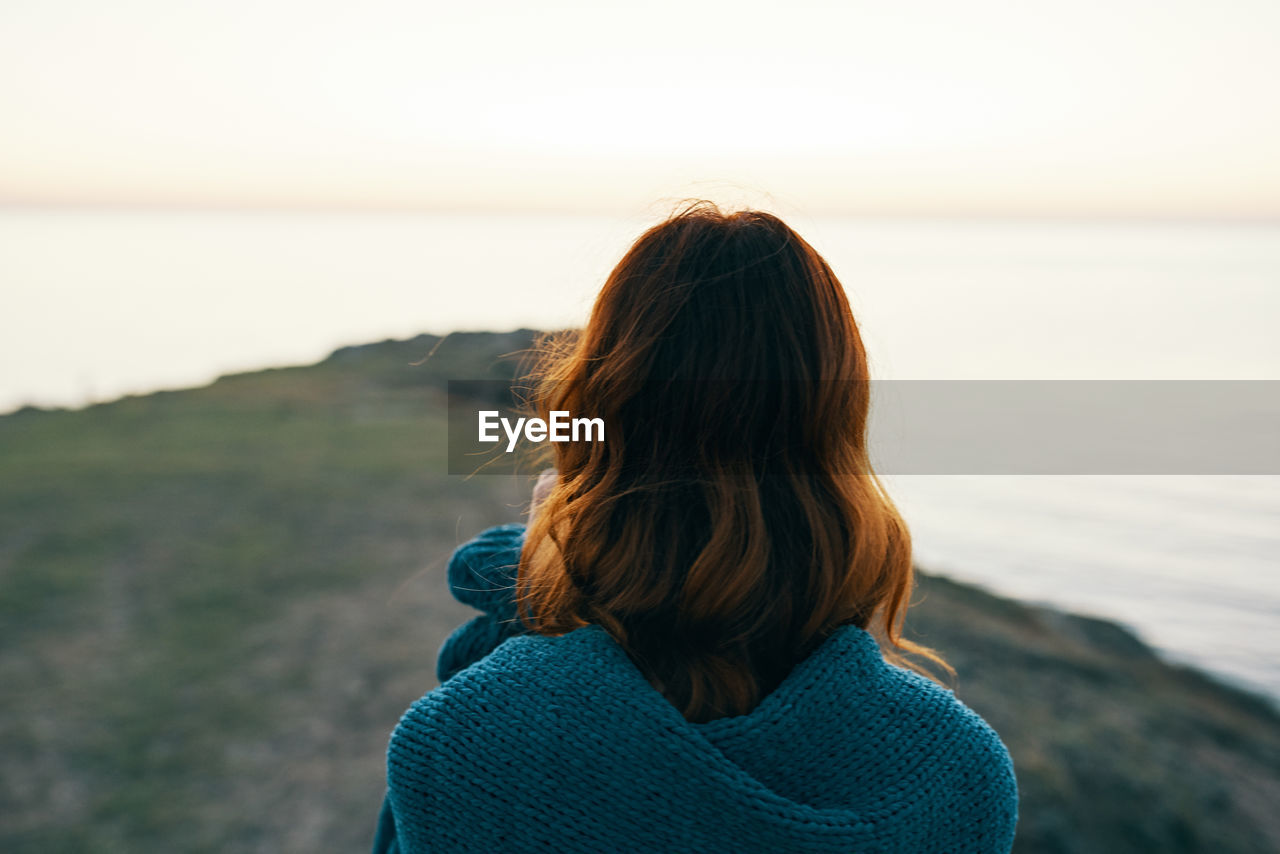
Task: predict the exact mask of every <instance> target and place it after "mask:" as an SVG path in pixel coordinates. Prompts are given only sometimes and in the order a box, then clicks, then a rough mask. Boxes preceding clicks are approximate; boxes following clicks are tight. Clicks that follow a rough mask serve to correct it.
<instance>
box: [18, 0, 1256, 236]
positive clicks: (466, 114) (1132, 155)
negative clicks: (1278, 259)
mask: <svg viewBox="0 0 1280 854" xmlns="http://www.w3.org/2000/svg"><path fill="white" fill-rule="evenodd" d="M1278 33H1280V3H1276V2H1274V0H1215V2H1205V0H1195V1H1194V2H1187V0H1162V2H1154V0H1152V2H1148V0H1072V2H1036V3H1027V2H1018V0H1008V1H1007V2H1006V0H971V2H965V3H956V2H951V0H936V2H921V0H897V2H892V3H891V2H858V1H857V0H846V2H839V3H814V2H791V3H787V4H785V5H783V4H778V3H750V2H734V3H710V2H695V1H694V0H680V2H666V0H655V2H646V3H643V4H641V3H628V4H621V3H609V2H601V0H594V2H562V0H554V1H553V2H538V3H530V2H527V0H526V2H510V0H490V2H486V3H458V2H452V3H439V2H422V1H421V0H418V2H398V0H367V2H360V3H356V2H345V3H336V2H326V1H325V0H218V2H205V1H204V0H184V2H178V3H175V2H172V0H119V2H113V3H109V4H108V3H101V2H88V0H4V2H3V3H0V118H2V120H3V123H4V125H3V132H0V205H9V206H27V205H108V206H131V205H143V206H146V205H160V206H175V205H176V206H206V207H207V206H214V207H218V206H230V207H275V206H285V207H294V206H296V207H324V208H355V209H363V208H373V209H402V208H409V209H421V210H559V211H593V212H619V211H622V212H626V211H631V210H635V209H636V208H637V206H641V205H644V204H646V203H649V202H652V201H653V200H655V199H660V198H663V197H667V196H671V197H679V196H685V195H698V194H699V190H700V189H701V188H704V187H711V188H719V189H721V190H723V188H725V187H731V188H738V189H739V190H741V192H743V193H747V194H757V195H758V194H763V195H765V196H767V197H769V198H771V199H774V200H776V201H777V203H778V204H779V205H780V206H789V207H799V208H803V209H804V210H807V211H811V212H814V213H827V214H878V215H894V214H926V215H933V214H939V215H951V214H992V215H1015V216H1021V215H1059V216H1110V215H1118V216H1156V217H1163V216H1171V217H1184V216H1191V217H1275V216H1280V157H1277V156H1276V154H1275V153H1276V152H1277V151H1280V94H1278V93H1280V89H1278V88H1277V87H1276V85H1275V82H1276V81H1277V80H1280V50H1276V49H1275V44H1276V41H1275V40H1276V36H1277V34H1278Z"/></svg>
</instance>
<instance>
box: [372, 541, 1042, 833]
mask: <svg viewBox="0 0 1280 854" xmlns="http://www.w3.org/2000/svg"><path fill="white" fill-rule="evenodd" d="M523 535H524V529H523V527H522V526H518V525H507V526H502V527H500V528H493V529H490V530H488V531H486V532H484V533H483V534H481V535H480V536H479V537H477V538H476V539H475V540H473V541H472V542H470V543H468V544H466V545H464V546H462V547H461V548H460V549H459V550H458V551H457V552H455V554H454V556H453V558H452V560H451V562H450V567H449V579H450V584H451V586H452V588H453V590H454V595H455V596H456V597H457V598H458V599H460V600H461V601H464V602H468V603H470V604H473V605H477V606H478V607H481V608H485V609H487V610H486V613H485V615H483V616H481V617H478V618H476V619H475V620H472V621H471V622H469V623H467V624H466V625H465V626H463V627H462V628H460V629H459V630H458V631H456V632H455V633H454V634H453V635H452V636H451V637H450V638H449V640H448V641H447V642H446V644H445V646H444V648H443V649H442V650H441V655H440V660H439V670H440V672H441V674H442V678H444V679H445V681H444V682H443V684H442V685H441V686H440V687H439V688H436V689H435V690H433V691H431V692H430V693H428V694H427V695H426V696H424V697H422V698H421V699H420V700H418V701H417V702H415V703H414V704H413V705H412V706H411V707H410V708H409V709H408V711H406V712H405V714H404V715H403V716H402V717H401V719H400V723H399V725H398V726H397V727H396V728H395V731H394V732H393V733H392V736H391V741H390V745H389V748H388V752H387V783H388V794H387V798H386V802H385V805H384V811H383V815H382V817H381V819H380V822H379V830H378V837H377V840H376V841H375V847H374V850H375V852H377V854H384V852H404V854H416V852H425V851H484V852H508V851H509V852H522V851H546V852H578V851H582V852H587V851H590V852H599V851H634V852H650V851H651V852H668V851H680V852H695V851H696V852H721V851H723V852H771V853H772V852H791V851H794V852H828V851H841V852H863V854H870V852H886V854H887V852H893V854H908V852H956V853H957V854H958V852H983V854H986V852H1007V851H1008V850H1009V849H1010V847H1011V846H1012V842H1013V832H1014V825H1015V823H1016V820H1017V790H1016V784H1015V780H1014V773H1013V765H1012V762H1011V761H1010V758H1009V754H1008V751H1007V750H1006V749H1005V747H1004V745H1003V744H1002V743H1001V741H1000V738H999V737H998V736H997V735H996V733H995V732H994V731H993V730H992V729H991V728H990V727H989V726H988V725H987V724H986V723H985V722H984V721H983V720H982V719H981V718H980V717H979V716H978V715H977V714H975V713H974V712H973V711H971V710H970V709H968V708H967V707H966V706H964V705H963V704H962V703H961V702H960V701H959V700H958V699H956V697H955V696H954V694H952V693H951V692H950V691H948V690H946V689H945V688H942V687H940V686H938V685H936V684H934V683H933V682H930V681H929V680H927V679H925V678H923V677H921V676H918V675H916V674H914V673H911V672H910V671H906V670H903V669H901V668H899V667H896V666H893V665H891V664H889V663H887V662H886V661H885V660H884V658H883V657H882V656H881V654H880V649H879V647H878V645H877V643H876V641H875V639H874V638H873V637H872V636H871V635H869V634H868V633H867V632H865V631H863V630H862V629H859V628H857V627H855V626H845V627H842V628H840V629H838V630H837V631H836V632H835V633H834V634H833V635H831V636H830V637H829V638H828V639H827V640H826V641H825V642H824V644H823V645H822V646H821V647H820V648H819V649H818V650H816V651H815V652H814V653H813V654H812V655H810V656H809V657H808V658H807V659H806V660H804V661H802V662H801V663H800V664H798V665H797V666H796V667H795V668H794V669H793V671H792V672H791V674H790V675H789V676H788V677H787V678H786V680H785V681H784V682H783V683H782V685H781V686H779V687H778V688H777V689H776V690H775V691H774V692H773V693H771V694H770V695H769V696H767V697H765V698H764V700H763V701H762V702H761V703H760V704H759V705H758V706H757V707H756V708H755V709H754V710H752V711H751V712H750V713H748V714H745V715H741V716H737V717H729V718H720V719H718V720H714V721H711V722H708V723H690V722H688V721H686V720H685V719H684V717H683V716H682V715H681V714H680V712H679V711H678V710H677V709H676V708H675V707H674V706H672V705H671V704H670V703H669V702H668V701H667V700H666V699H665V698H663V696H662V695H661V694H660V693H659V692H657V691H656V690H654V688H653V687H652V686H650V684H649V683H648V681H647V680H646V679H645V678H644V676H643V675H642V674H641V673H640V672H639V670H637V669H636V667H635V665H634V664H633V663H632V662H631V660H630V659H629V658H628V657H627V655H626V653H625V652H624V651H623V650H622V649H621V648H620V647H619V646H618V644H617V643H616V642H615V641H614V640H613V639H612V637H611V636H610V635H609V634H608V633H607V632H606V631H605V630H604V629H602V628H601V627H599V626H596V625H591V626H586V627H584V628H581V629H577V630H575V631H572V632H570V633H568V634H566V635H563V636H561V637H544V636H539V635H529V634H523V633H522V631H521V629H520V626H519V623H518V622H517V621H515V619H514V616H515V612H514V608H513V606H512V604H511V595H510V594H511V583H512V581H513V580H514V572H515V569H514V567H515V565H516V564H517V563H518V561H519V550H520V545H521V543H522V538H523Z"/></svg>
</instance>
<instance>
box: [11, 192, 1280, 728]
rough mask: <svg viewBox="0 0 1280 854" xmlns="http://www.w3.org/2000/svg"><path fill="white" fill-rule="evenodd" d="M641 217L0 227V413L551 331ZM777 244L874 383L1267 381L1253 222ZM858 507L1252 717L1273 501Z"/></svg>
mask: <svg viewBox="0 0 1280 854" xmlns="http://www.w3.org/2000/svg"><path fill="white" fill-rule="evenodd" d="M661 213H662V212H661V211H658V210H650V211H645V212H643V213H636V214H634V215H632V216H626V217H621V216H619V217H605V216H579V215H550V214H530V213H505V214H493V213H440V212H436V213H410V212H382V213H369V212H338V211H234V210H221V211H207V210H172V211H170V210H105V209H38V210H37V209H22V208H9V209H0V295H2V296H3V303H2V305H3V310H2V311H0V412H10V411H13V410H16V409H18V408H20V407H22V406H24V405H40V406H67V407H78V406H84V405H87V404H90V403H94V402H99V401H106V400H111V399H114V398H116V397H119V396H121V395H124V394H140V393H147V392H150V391H155V390H158V389H168V388H181V387H187V386H195V385H203V384H205V383H208V382H210V381H212V380H213V379H215V378H216V377H218V376H219V375H222V374H225V373H232V372H237V371H244V370H253V369H257V368H262V367H269V366H279V365H290V364H306V363H309V362H313V361H316V360H318V359H321V358H323V357H324V356H326V355H327V354H328V353H329V352H330V351H332V350H333V349H335V348H337V347H340V346H345V345H349V344H358V343H366V342H370V341H377V340H382V339H386V338H407V337H410V336H413V335H416V334H419V333H421V332H431V333H436V334H444V333H447V332H450V331H455V330H494V331H501V330H508V329H514V328H519V327H530V328H544V329H545V328H559V327H567V326H578V325H581V324H582V323H584V322H585V320H586V318H587V316H588V314H589V312H590V308H591V303H592V300H593V298H594V295H595V293H596V291H597V290H598V289H599V287H600V285H601V283H602V282H603V280H604V278H605V276H606V275H607V273H608V271H609V269H610V268H611V267H612V266H613V264H614V263H616V261H617V260H618V259H619V258H620V257H621V255H622V253H623V252H624V251H625V249H626V248H627V246H628V245H629V244H630V242H631V241H632V240H634V239H635V238H636V236H638V235H639V234H640V233H641V232H642V231H643V230H644V229H645V228H647V227H648V226H649V225H652V224H653V223H654V222H656V221H657V219H658V218H660V216H661ZM784 218H785V219H786V220H787V221H788V222H789V223H790V224H791V225H792V226H793V227H794V228H795V229H796V230H797V231H798V232H799V233H800V234H801V235H802V236H803V237H805V238H806V239H807V240H808V242H809V243H811V244H812V245H813V246H814V247H815V248H816V249H817V250H818V251H819V252H821V253H822V254H823V255H824V257H826V259H827V260H828V261H829V262H830V263H831V265H832V267H833V269H834V270H835V272H836V274H837V275H838V276H839V278H840V279H841V281H842V282H843V284H844V286H845V288H846V291H847V292H848V294H849V297H850V302H851V305H852V306H853V310H854V313H855V316H856V318H857V320H858V323H859V325H860V329H861V334H862V336H863V339H864V341H865V343H866V345H867V348H868V352H869V354H870V359H871V366H872V374H873V377H876V378H880V379H932V380H985V379H1009V380H1278V379H1280V335H1278V334H1277V332H1276V330H1277V329H1280V222H1274V221H1269V222H1243V223H1242V222H1231V221H1138V220H1087V219H1074V220H1067V219H1056V220H1054V219H995V220H993V219H932V220H931V219H875V218H867V217H848V218H840V217H829V216H818V215H807V214H805V213H804V212H790V213H785V212H784ZM1277 438H1278V439H1280V437H1277ZM884 480H885V483H886V486H887V488H888V490H889V492H890V495H891V496H892V497H893V498H894V500H895V501H896V502H897V504H898V506H899V508H900V509H901V510H902V512H903V514H904V516H905V517H906V519H907V522H908V524H909V525H910V527H911V530H912V535H913V540H914V545H915V552H916V555H917V558H918V561H919V562H920V564H921V565H922V566H924V567H925V568H926V569H928V570H930V571H933V572H937V573H941V574H945V575H949V576H952V577H954V578H957V579H961V580H965V581H969V582H973V583H977V584H980V585H982V586H984V587H986V588H988V589H990V590H992V591H995V592H998V593H1002V594H1006V595H1010V596H1015V597H1018V598H1021V599H1024V600H1028V601H1034V602H1038V603H1046V604H1050V605H1054V606H1058V607H1062V608H1067V609H1070V610H1073V611H1077V612H1080V613H1085V614H1091V615H1096V616H1101V617H1106V618H1109V619H1113V620H1116V621H1118V622H1120V623H1123V624H1125V625H1126V626H1128V627H1130V628H1131V629H1133V630H1134V631H1135V632H1136V633H1137V634H1138V635H1139V636H1140V637H1142V638H1143V639H1144V640H1146V641H1147V642H1148V643H1150V644H1152V645H1153V646H1154V647H1156V648H1157V649H1158V650H1160V651H1161V652H1162V653H1163V654H1164V655H1166V656H1167V657H1168V658H1170V659H1171V660H1175V661H1178V662H1181V663H1186V664H1191V665H1194V666H1197V667H1200V668H1203V669H1205V670H1207V671H1209V672H1211V673H1213V674H1215V675H1217V676H1218V677H1219V678H1221V679H1223V680H1224V681H1228V682H1231V683H1233V684H1236V685H1240V686H1243V687H1246V688H1250V689H1252V690H1255V691H1257V692H1259V693H1261V694H1263V695H1265V696H1268V697H1270V698H1271V699H1272V700H1273V702H1277V703H1280V476H1278V475H1275V474H1250V473H1239V472H1236V473H1231V474H1215V473H1210V474H1185V473H1173V472H1171V473H1166V474H1162V473H1143V474H1123V473H1115V474H1111V473H1106V472H1091V473H1088V474H1016V475H1015V474H1007V473H1004V474H1000V473H991V474H982V473H975V474H887V475H885V478H884Z"/></svg>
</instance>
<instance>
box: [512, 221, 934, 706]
mask: <svg viewBox="0 0 1280 854" xmlns="http://www.w3.org/2000/svg"><path fill="white" fill-rule="evenodd" d="M540 343H541V346H540V348H538V350H537V353H538V354H539V355H538V361H537V363H536V366H535V368H534V370H533V372H532V375H531V376H532V378H533V386H532V397H531V399H530V400H529V403H531V404H532V407H533V409H535V410H536V411H537V413H538V414H539V415H540V416H541V417H543V418H547V417H549V414H550V412H552V411H553V410H563V411H568V412H570V413H572V414H573V415H574V416H578V415H585V416H590V417H601V418H603V419H604V421H605V425H606V431H605V441H604V442H565V443H555V444H552V445H551V448H552V449H553V453H554V457H555V459H554V463H555V468H556V470H557V472H558V477H557V479H556V482H555V484H554V486H553V488H552V489H551V490H550V492H549V494H547V495H546V497H545V499H544V500H543V501H541V503H540V504H539V505H538V506H537V507H536V509H535V512H534V514H533V517H532V519H531V520H530V525H529V529H528V532H527V535H526V539H525V543H524V548H523V551H522V553H521V556H520V566H519V571H518V577H517V600H518V603H519V610H520V614H521V618H522V620H523V621H524V623H525V625H526V627H527V628H528V629H529V630H531V631H534V632H537V633H541V634H552V635H556V634H563V633H565V632H568V631H571V630H573V629H575V628H578V627H581V626H583V625H586V624H590V623H595V624H599V625H601V626H602V627H603V628H604V629H606V630H607V631H608V632H609V633H610V634H611V635H612V636H613V637H614V638H615V639H616V640H617V642H618V643H619V644H620V645H621V646H622V648H623V649H624V650H626V652H627V654H628V655H629V656H630V658H631V659H632V661H633V662H634V663H635V664H636V666H637V667H638V668H639V669H640V671H641V672H642V673H643V674H644V675H645V676H646V677H647V678H648V679H649V681H650V682H651V683H652V684H653V685H654V686H655V687H656V688H658V690H660V691H661V692H662V693H663V694H664V695H665V696H666V697H667V699H668V700H670V701H671V702H672V703H673V704H674V705H675V706H676V707H677V708H678V709H679V710H680V711H681V712H682V714H683V715H684V716H685V717H686V718H687V719H689V720H692V721H705V720H711V719H714V718H718V717H723V716H726V715H738V714H744V713H746V712H748V711H750V710H751V709H752V708H754V707H755V705H756V704H757V703H758V702H759V701H760V700H761V699H762V698H763V697H764V696H765V695H767V694H768V693H769V692H770V691H772V690H773V689H774V688H775V687H777V686H778V685H779V684H780V683H781V682H782V680H783V679H784V678H785V677H786V675H787V674H788V673H789V672H790V670H791V669H792V667H793V666H794V665H795V664H797V663H798V662H799V661H800V660H802V659H803V658H804V657H805V656H807V655H808V654H809V653H811V652H812V651H813V650H814V649H815V648H816V647H817V646H818V645H819V644H821V642H822V641H823V640H824V639H825V638H826V637H827V636H828V635H830V634H831V633H832V632H833V631H834V630H835V629H836V628H837V627H839V626H842V625H845V624H848V623H852V624H855V625H857V626H860V627H862V628H866V629H868V630H871V631H873V632H875V633H876V634H877V635H878V636H879V637H880V638H881V644H882V647H883V648H884V650H885V654H886V657H887V658H889V659H890V660H894V661H896V662H898V663H902V664H906V665H907V666H915V665H912V663H911V660H910V659H909V658H907V657H906V654H916V655H919V656H923V657H924V658H927V659H930V660H932V661H933V662H934V663H936V664H938V665H940V666H941V667H943V668H944V669H947V670H950V668H949V667H948V666H947V665H946V663H945V662H944V661H943V660H942V659H941V658H940V657H939V656H938V655H937V654H936V653H934V652H933V651H932V650H929V649H927V648H925V647H922V646H919V645H917V644H914V643H912V642H911V641H909V640H907V639H905V638H904V637H903V636H902V619H903V616H904V614H905V612H906V609H907V605H908V599H909V595H910V593H911V590H912V585H913V579H912V562H911V538H910V534H909V532H908V529H907V526H906V524H905V523H904V521H903V519H902V517H901V516H900V515H899V513H898V512H897V510H896V508H895V507H894V505H893V502H892V501H891V500H890V499H889V497H888V495H887V493H886V492H885V490H884V487H883V485H882V484H881V482H880V481H879V479H878V478H877V477H876V475H875V473H874V472H873V471H872V468H871V464H870V460H869V457H868V454H867V447H866V423H867V415H868V409H869V406H870V389H869V385H868V381H869V373H868V366H867V356H866V351H865V349H864V347H863V344H862V339H861V336H860V335H859V332H858V325H857V323H856V322H855V321H854V317H853V313H852V312H851V311H850V308H849V302H848V299H847V298H846V296H845V292H844V289H843V287H842V286H841V284H840V282H839V281H838V280H837V279H836V277H835V275H834V273H832V271H831V268H830V267H829V266H828V265H827V263H826V261H824V260H823V258H822V257H821V256H820V255H819V254H818V253H817V252H816V251H814V249H813V248H812V247H811V246H810V245H809V244H808V243H806V242H805V241H804V240H803V239H802V238H801V237H800V236H799V235H798V234H796V233H795V232H794V231H793V230H792V229H791V228H789V227H788V226H787V225H786V224H785V223H783V222H782V220H780V219H779V218H777V217H776V216H774V215H772V214H769V213H765V212H761V211H755V210H743V211H737V212H732V213H725V212H722V211H720V210H719V209H718V208H717V207H716V206H715V205H714V204H711V203H709V202H701V201H699V202H695V203H689V204H686V205H685V206H683V207H682V208H681V209H679V210H677V212H676V213H675V214H673V215H672V216H671V217H670V218H669V219H667V220H666V221H665V222H662V223H661V224H659V225H657V226H655V227H653V228H651V229H649V230H648V231H646V232H645V233H644V234H643V235H642V236H641V237H640V238H639V239H638V240H637V241H636V242H635V243H634V245H632V247H631V248H630V250H629V251H628V252H627V253H626V255H625V256H624V257H623V259H622V261H621V262H620V263H619V264H618V265H617V267H616V268H614V270H613V271H612V273H611V274H610V275H609V277H608V279H607V280H606V282H605V284H604V287H603V288H602V289H601V291H600V294H599V296H598V298H597V299H596V302H595V306H594V308H593V310H592V313H591V318H590V321H589V323H588V324H587V327H586V328H585V330H582V331H580V332H577V333H568V334H560V335H556V336H551V337H549V338H547V339H544V340H543V341H542V342H540ZM916 669H919V668H918V667H916Z"/></svg>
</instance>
